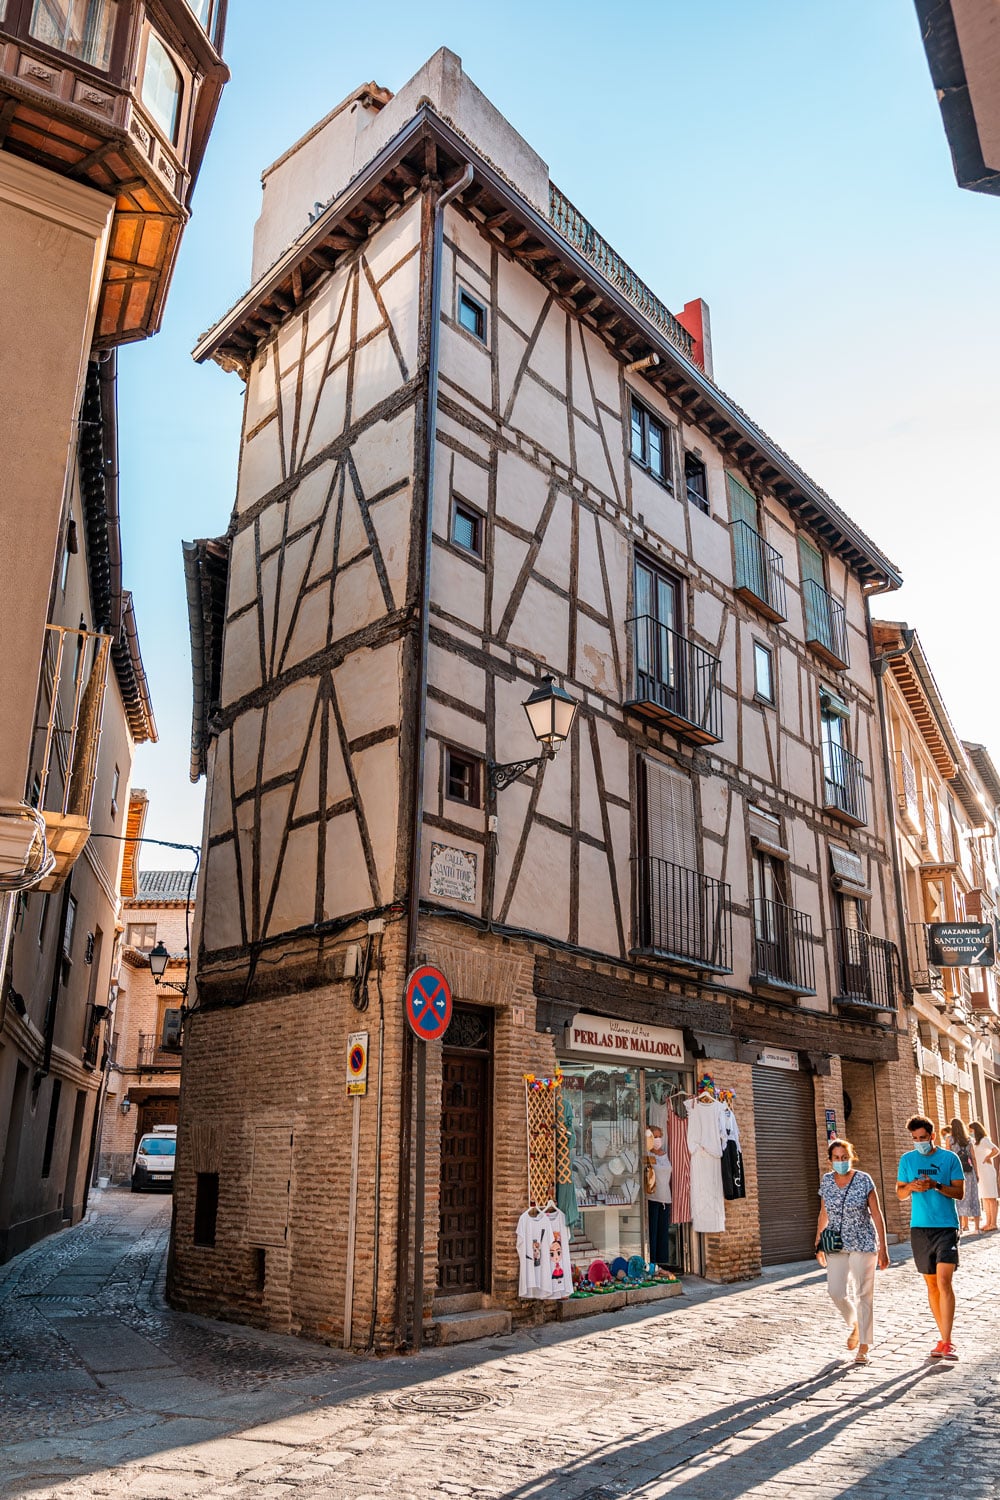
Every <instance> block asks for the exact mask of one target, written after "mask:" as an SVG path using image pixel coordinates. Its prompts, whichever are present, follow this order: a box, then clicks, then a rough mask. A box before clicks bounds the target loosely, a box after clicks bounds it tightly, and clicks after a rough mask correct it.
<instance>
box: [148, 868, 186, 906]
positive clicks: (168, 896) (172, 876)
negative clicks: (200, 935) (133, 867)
mask: <svg viewBox="0 0 1000 1500" xmlns="http://www.w3.org/2000/svg"><path fill="white" fill-rule="evenodd" d="M197 890H198V876H197V875H195V877H194V880H193V881H192V879H191V871H190V870H140V871H139V889H138V891H137V892H136V900H138V901H148V902H149V904H150V905H151V906H152V905H155V904H156V902H158V901H186V900H187V899H188V895H189V894H190V897H191V900H192V901H193V900H194V898H195V895H196V893H197Z"/></svg>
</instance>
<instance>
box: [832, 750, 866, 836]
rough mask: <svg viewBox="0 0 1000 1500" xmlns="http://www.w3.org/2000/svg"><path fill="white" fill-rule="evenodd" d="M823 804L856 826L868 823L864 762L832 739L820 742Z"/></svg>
mask: <svg viewBox="0 0 1000 1500" xmlns="http://www.w3.org/2000/svg"><path fill="white" fill-rule="evenodd" d="M823 806H824V807H825V809H826V811H827V812H832V813H834V814H835V815H836V816H837V817H841V818H844V819H845V820H847V821H849V822H851V823H856V824H857V825H858V826H859V827H860V825H861V824H863V823H867V822H868V804H867V801H866V798H865V767H864V762H863V761H862V760H861V759H860V758H859V757H858V756H857V755H852V754H851V752H850V751H849V750H845V749H844V747H843V745H838V744H836V743H835V742H833V741H831V740H826V741H824V744H823Z"/></svg>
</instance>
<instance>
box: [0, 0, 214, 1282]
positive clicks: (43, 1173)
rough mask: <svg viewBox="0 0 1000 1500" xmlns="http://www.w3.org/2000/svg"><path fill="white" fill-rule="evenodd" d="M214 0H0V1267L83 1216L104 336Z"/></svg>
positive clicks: (119, 630) (176, 163)
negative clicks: (59, 0)
mask: <svg viewBox="0 0 1000 1500" xmlns="http://www.w3.org/2000/svg"><path fill="white" fill-rule="evenodd" d="M225 4H226V0H148V3H147V0H88V3H87V4H85V5H81V4H73V5H49V4H41V3H32V0H6V3H0V247H2V253H0V350H2V354H3V357H2V360H0V471H2V474H3V484H2V494H0V639H2V641H3V650H2V653H0V698H2V701H3V704H4V712H3V715H2V717H0V1259H3V1258H5V1257H6V1256H9V1255H11V1254H13V1253H15V1252H16V1251H17V1250H19V1249H22V1248H23V1247H24V1246H25V1245H26V1244H30V1243H31V1241H32V1240H34V1239H37V1238H38V1237H39V1236H40V1235H42V1234H45V1233H47V1232H49V1231H50V1230H52V1229H55V1228H58V1227H59V1226H60V1225H62V1224H63V1223H71V1222H73V1221H74V1220H75V1219H76V1218H78V1217H79V1215H80V1213H81V1212H82V1207H83V1203H84V1200H85V1195H86V1184H87V1181H88V1172H87V1165H88V1161H89V1159H90V1157H91V1155H92V1152H93V1150H94V1147H95V1145H96V1129H97V1122H98V1099H99V1094H100V1079H101V1065H102V1058H103V1056H104V1052H105V1046H104V1041H105V1040H106V1038H104V1036H103V1033H104V1032H105V1031H106V1022H107V1016H108V1013H109V1005H110V1001H111V998H112V995H111V985H112V984H113V982H114V980H113V974H114V969H115V966H116V963H117V959H116V955H115V948H116V943H117V931H116V923H117V918H118V899H119V898H118V872H119V868H120V866H121V861H122V849H123V844H122V837H123V824H124V821H125V811H126V809H127V807H128V799H129V780H130V775H131V766H132V754H133V750H134V747H135V745H136V744H138V743H140V742H142V741H143V740H147V739H153V738H155V726H154V723H153V717H152V710H151V707H150V701H149V694H148V690H147V686H146V681H145V676H144V673H143V670H142V660H141V656H140V653H139V645H138V634H137V630H136V619H135V612H134V610H133V608H132V601H131V596H130V595H129V593H128V591H127V589H125V588H124V587H123V572H122V549H121V537H120V526H119V507H118V448H117V415H116V409H115V406H116V363H115V360H116V350H117V348H118V346H119V345H121V344H124V343H128V342H132V341H135V340H138V339H142V338H145V337H147V336H148V335H149V334H152V333H154V332H155V331H156V330H157V328H158V327H159V325H160V321H161V318H162V314H163V307H164V302H165V299H166V295H167V289H168V286H169V282H170V277H171V274H172V271H173V267H174V264H175V261H176V257H177V251H178V248H179V245H180V238H181V234H182V232H183V227H184V225H185V223H186V222H187V219H188V217H189V214H190V209H191V197H192V192H193V188H194V183H195V180H196V178H197V175H198V170H199V167H200V165H201V160H202V156H203V153H204V149H205V145H206V142H207V139H208V135H209V132H210V130H211V127H212V122H213V119H214V116H215V112H216V109H217V106H218V102H219V98H220V95H221V91H222V88H223V85H224V83H225V81H226V78H227V77H228V73H227V71H226V68H225V65H224V64H223V62H222V60H221V56H220V53H219V49H220V48H221V45H222V34H223V29H224V20H225Z"/></svg>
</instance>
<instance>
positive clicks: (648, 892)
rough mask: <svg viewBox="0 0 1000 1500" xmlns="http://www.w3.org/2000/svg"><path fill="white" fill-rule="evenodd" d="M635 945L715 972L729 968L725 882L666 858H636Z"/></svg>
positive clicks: (730, 946) (729, 925)
mask: <svg viewBox="0 0 1000 1500" xmlns="http://www.w3.org/2000/svg"><path fill="white" fill-rule="evenodd" d="M635 866H636V911H637V914H638V923H637V925H638V938H639V950H640V952H642V953H649V954H655V955H656V956H657V957H659V958H670V959H675V960H677V961H678V962H679V963H683V964H685V965H689V966H690V967H692V968H697V969H711V970H713V971H714V972H715V973H718V974H729V973H731V972H732V951H733V929H732V911H731V908H730V892H729V886H728V885H727V884H726V883H725V881H723V880H713V879H712V877H711V876H709V875H700V874H699V873H698V871H697V870H686V869H684V868H683V866H681V865H674V864H670V863H669V861H667V860H665V859H651V858H648V857H645V858H642V859H637V860H636V861H635Z"/></svg>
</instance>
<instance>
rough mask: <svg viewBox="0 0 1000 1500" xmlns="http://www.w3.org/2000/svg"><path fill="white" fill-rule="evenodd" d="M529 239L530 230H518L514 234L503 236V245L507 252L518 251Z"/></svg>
mask: <svg viewBox="0 0 1000 1500" xmlns="http://www.w3.org/2000/svg"><path fill="white" fill-rule="evenodd" d="M530 239H531V230H530V229H518V230H516V231H515V232H514V234H508V235H505V236H504V244H505V245H506V246H507V249H508V250H520V248H521V246H522V245H523V244H524V242H525V241H526V240H530Z"/></svg>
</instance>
